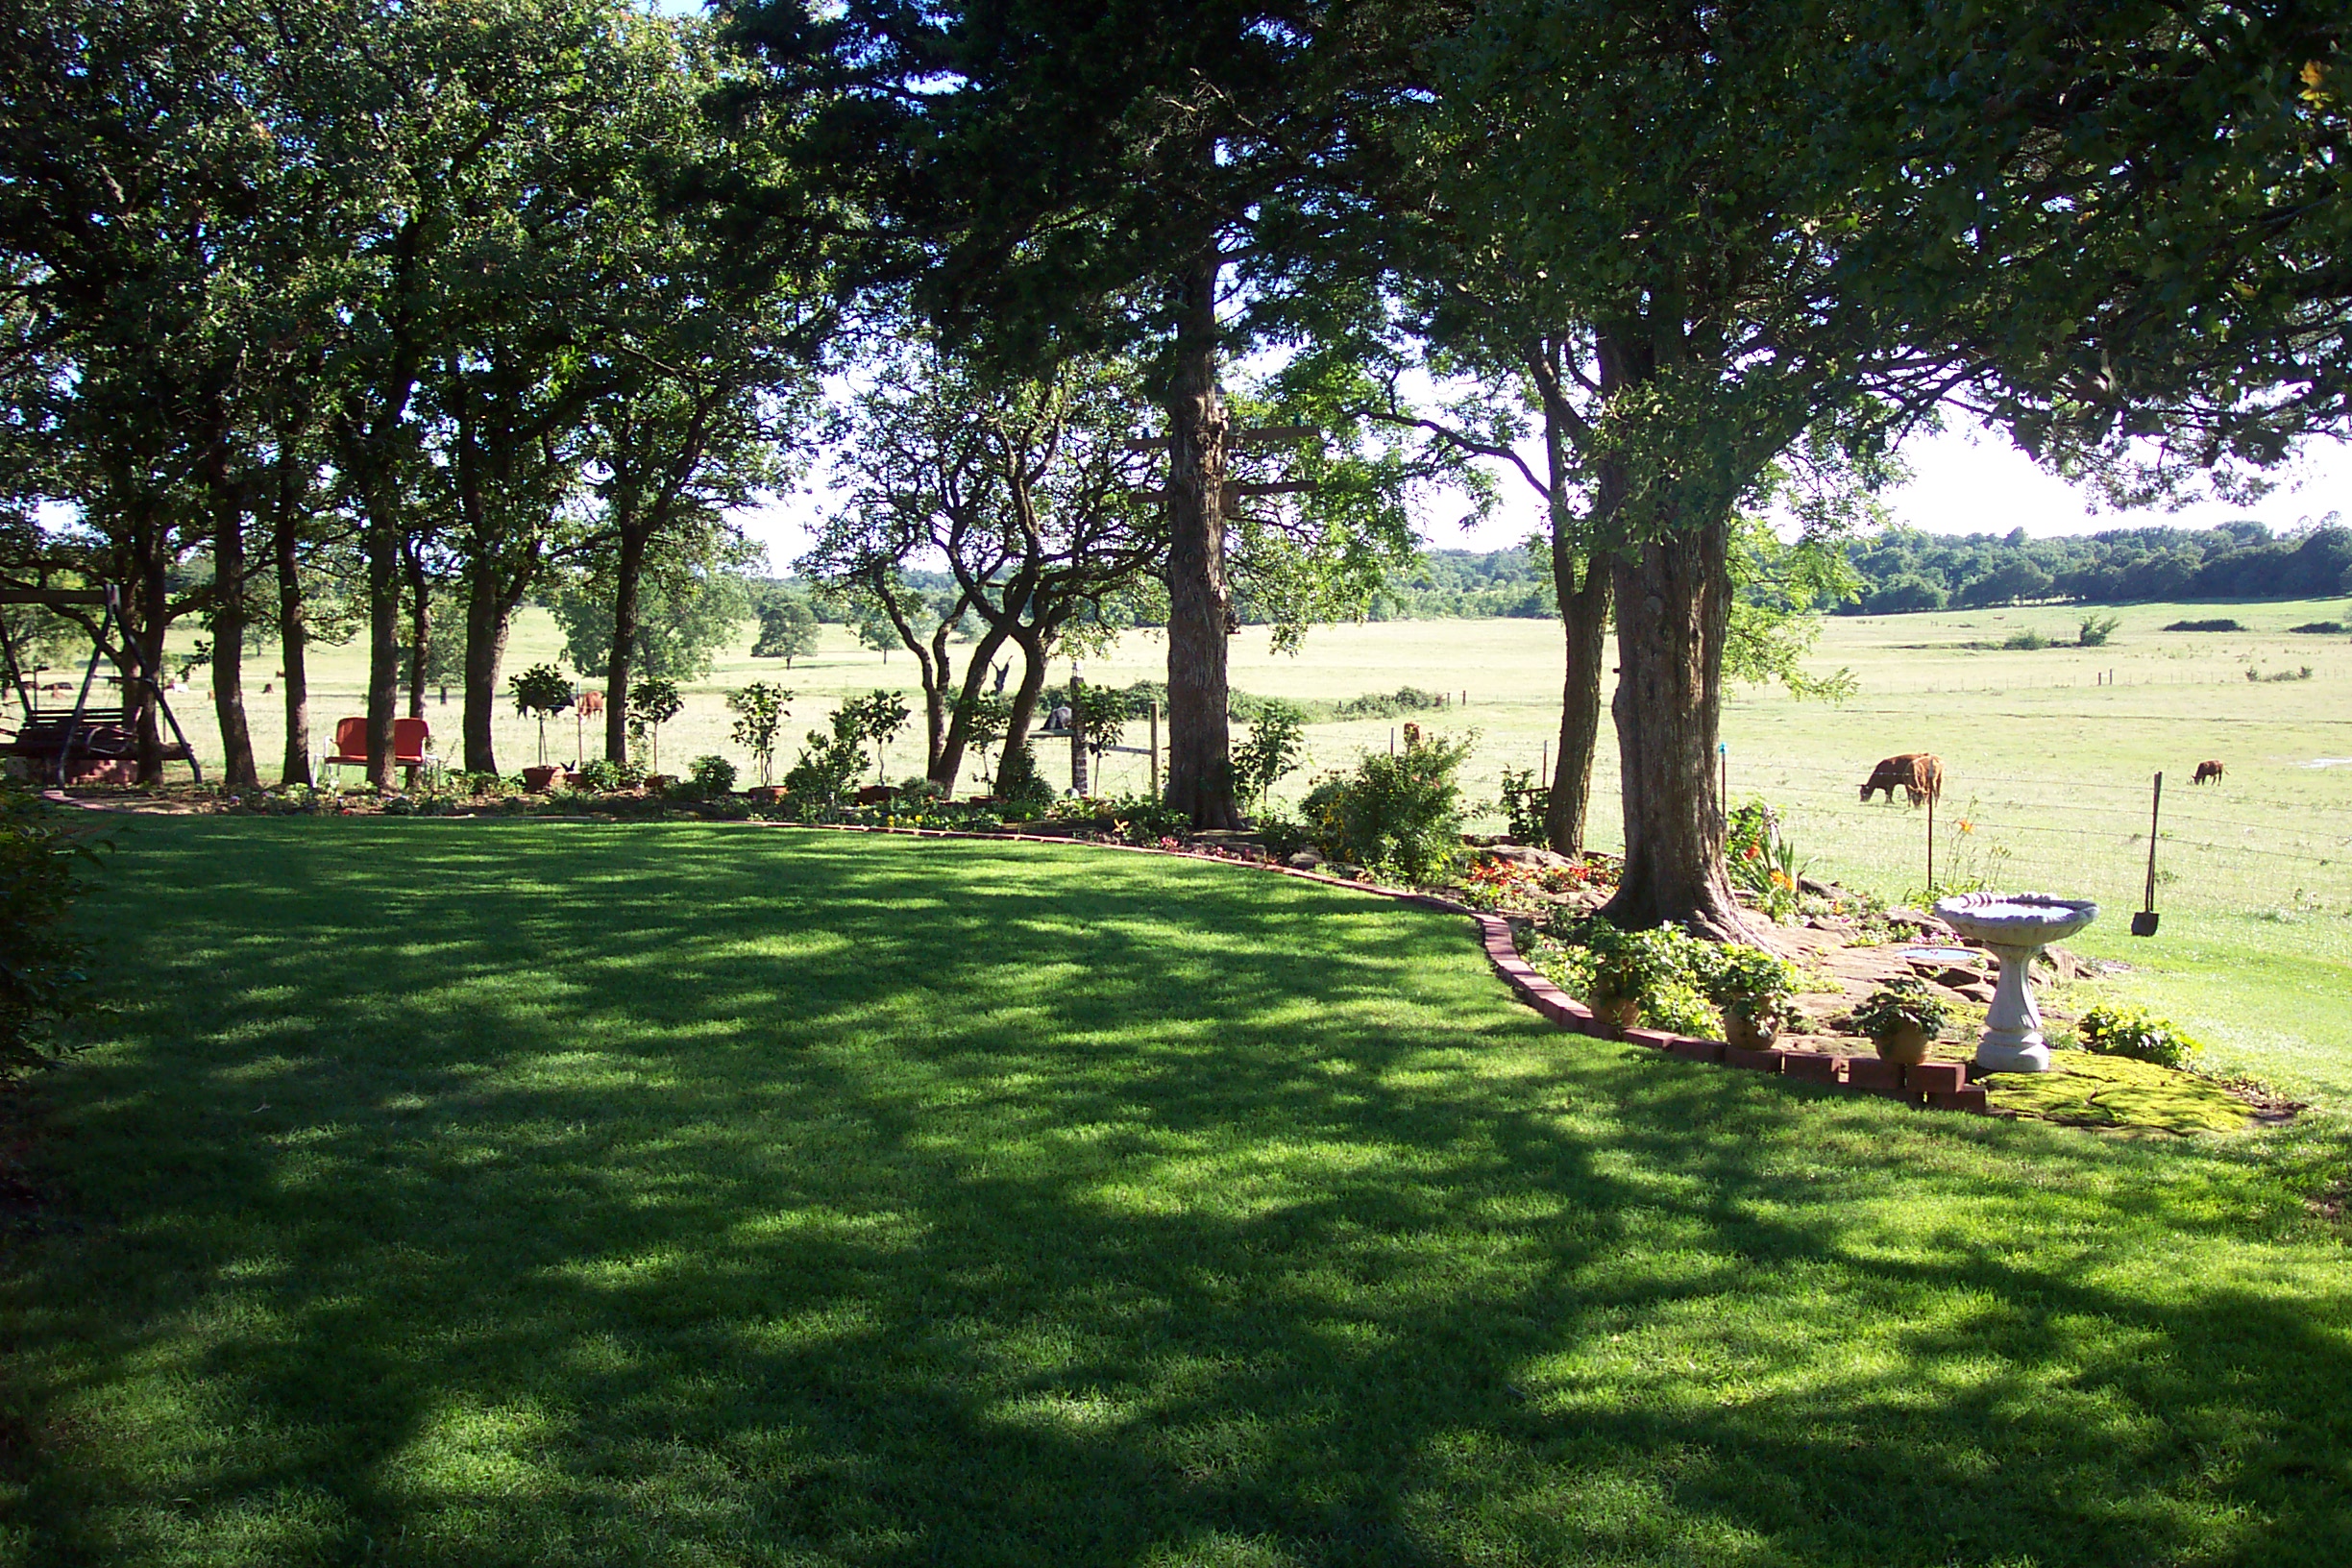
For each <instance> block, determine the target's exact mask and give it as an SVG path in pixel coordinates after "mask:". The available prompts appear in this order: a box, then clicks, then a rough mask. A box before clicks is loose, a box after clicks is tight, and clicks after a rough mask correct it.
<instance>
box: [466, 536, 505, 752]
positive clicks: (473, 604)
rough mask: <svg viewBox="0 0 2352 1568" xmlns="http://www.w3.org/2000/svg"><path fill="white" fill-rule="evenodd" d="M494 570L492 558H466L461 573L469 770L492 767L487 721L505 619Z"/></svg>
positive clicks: (494, 695) (493, 698)
mask: <svg viewBox="0 0 2352 1568" xmlns="http://www.w3.org/2000/svg"><path fill="white" fill-rule="evenodd" d="M497 571H498V568H497V564H496V563H495V562H493V561H487V560H484V561H477V562H475V563H472V564H471V565H470V566H469V568H468V570H467V574H466V577H467V582H466V590H467V591H466V645H465V765H466V772H471V773H495V772H498V747H497V743H496V741H495V740H494V738H493V736H492V732H491V721H492V719H493V718H494V717H495V715H496V711H497V708H496V705H497V702H498V682H499V668H500V666H501V665H502V663H504V661H505V658H506V631H507V627H508V626H509V625H510V624H511V622H510V618H509V616H508V613H507V606H506V604H505V603H504V601H503V600H502V596H501V595H500V593H499V590H498V583H497V580H496V577H497Z"/></svg>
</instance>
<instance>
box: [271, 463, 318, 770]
mask: <svg viewBox="0 0 2352 1568" xmlns="http://www.w3.org/2000/svg"><path fill="white" fill-rule="evenodd" d="M296 516H297V512H296V509H295V507H294V506H293V505H292V504H291V502H290V501H289V500H288V498H286V497H285V496H284V494H283V493H282V491H281V494H280V497H279V504H278V508H277V512H276V515H275V516H274V517H273V518H272V519H271V525H270V554H271V556H272V557H273V558H274V560H275V561H276V564H277V568H278V646H279V649H280V651H281V653H282V655H283V656H284V659H285V762H284V765H283V767H282V769H281V770H280V772H279V775H278V781H279V783H281V784H308V783H311V782H313V779H312V776H311V772H310V670H309V664H308V659H309V652H308V649H309V640H310V629H309V623H308V621H307V619H306V615H305V607H304V604H303V590H302V562H301V560H300V551H299V549H298V546H297V540H296V537H295V535H296V527H295V519H296Z"/></svg>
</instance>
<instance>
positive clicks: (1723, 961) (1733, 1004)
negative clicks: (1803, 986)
mask: <svg viewBox="0 0 2352 1568" xmlns="http://www.w3.org/2000/svg"><path fill="white" fill-rule="evenodd" d="M1800 983H1801V976H1800V975H1799V974H1798V972H1797V966H1796V965H1794V964H1791V963H1790V962H1789V961H1788V960H1787V959H1785V958H1778V957H1776V956H1774V955H1773V954H1771V953H1768V952H1765V951H1764V950H1763V949H1762V948H1760V947H1736V946H1733V947H1726V948H1724V949H1723V953H1722V956H1721V957H1720V958H1719V959H1717V961H1716V963H1715V965H1714V967H1713V970H1712V972H1711V973H1709V974H1708V976H1707V986H1706V992H1707V999H1708V1000H1709V1001H1711V1002H1713V1003H1714V1004H1715V1005H1716V1007H1717V1008H1719V1009H1721V1010H1722V1013H1723V1017H1724V1038H1725V1039H1726V1040H1727V1041H1730V1042H1731V1043H1732V1044H1734V1045H1736V1046H1738V1047H1740V1049H1742V1050H1747V1051H1760V1050H1762V1049H1763V1048H1764V1047H1765V1046H1767V1045H1770V1044H1771V1043H1772V1042H1773V1041H1775V1040H1776V1039H1778V1038H1779V1035H1780V1031H1781V1030H1782V1029H1784V1028H1786V1027H1788V1026H1789V1025H1790V1024H1791V1023H1794V1022H1795V1021H1796V1020H1797V1017H1798V1014H1797V988H1798V986H1799V984H1800Z"/></svg>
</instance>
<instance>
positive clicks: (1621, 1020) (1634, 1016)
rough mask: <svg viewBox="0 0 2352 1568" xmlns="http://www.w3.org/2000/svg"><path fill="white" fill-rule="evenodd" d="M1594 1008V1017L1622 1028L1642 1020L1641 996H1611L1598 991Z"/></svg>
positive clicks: (1593, 1004)
mask: <svg viewBox="0 0 2352 1568" xmlns="http://www.w3.org/2000/svg"><path fill="white" fill-rule="evenodd" d="M1592 1010H1593V1017H1596V1018H1599V1019H1600V1020H1601V1021H1602V1022H1604V1023H1613V1024H1615V1025H1616V1026H1617V1027H1618V1028H1620V1029H1630V1028H1632V1027H1633V1026H1634V1025H1635V1024H1637V1023H1639V1022H1641V998H1639V997H1637V996H1611V995H1608V994H1607V993H1605V992H1595V993H1594V995H1593V999H1592Z"/></svg>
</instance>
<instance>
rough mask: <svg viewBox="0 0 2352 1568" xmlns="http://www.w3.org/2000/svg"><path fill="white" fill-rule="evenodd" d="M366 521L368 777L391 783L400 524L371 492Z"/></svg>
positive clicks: (396, 705) (397, 671)
mask: <svg viewBox="0 0 2352 1568" xmlns="http://www.w3.org/2000/svg"><path fill="white" fill-rule="evenodd" d="M373 500H374V501H375V502H377V504H376V505H375V506H374V507H373V509H374V510H375V511H376V513H377V516H376V517H374V518H372V519H371V520H370V522H369V526H368V541H367V558H368V561H367V569H368V687H367V735H368V767H367V772H368V782H369V783H371V784H373V785H375V786H376V787H377V788H378V789H380V790H388V789H390V788H391V787H392V721H393V720H394V719H395V718H396V717H398V714H399V709H400V619H401V615H400V612H401V591H400V590H401V530H400V528H399V527H398V525H397V524H395V523H394V522H393V521H392V520H391V518H390V516H389V513H390V512H391V509H392V504H393V503H392V502H389V501H388V500H385V499H384V498H382V497H377V498H373Z"/></svg>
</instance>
